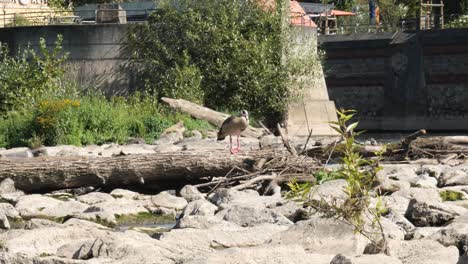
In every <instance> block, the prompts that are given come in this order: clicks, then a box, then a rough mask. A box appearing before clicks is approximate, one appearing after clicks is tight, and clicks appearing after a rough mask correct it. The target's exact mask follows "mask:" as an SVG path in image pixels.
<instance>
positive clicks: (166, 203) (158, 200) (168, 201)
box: [151, 192, 187, 210]
mask: <svg viewBox="0 0 468 264" xmlns="http://www.w3.org/2000/svg"><path fill="white" fill-rule="evenodd" d="M151 202H152V203H153V204H154V205H156V206H161V207H166V208H174V209H176V210H182V209H184V208H185V206H187V201H186V200H185V199H184V198H182V197H177V196H174V195H172V194H169V193H168V192H161V193H159V194H157V195H154V196H151Z"/></svg>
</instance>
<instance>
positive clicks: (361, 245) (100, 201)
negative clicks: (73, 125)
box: [0, 135, 468, 264]
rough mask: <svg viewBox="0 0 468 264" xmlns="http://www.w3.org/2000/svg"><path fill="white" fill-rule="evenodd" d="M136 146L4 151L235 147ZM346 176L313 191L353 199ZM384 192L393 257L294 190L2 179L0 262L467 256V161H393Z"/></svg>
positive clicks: (214, 145) (247, 143)
mask: <svg viewBox="0 0 468 264" xmlns="http://www.w3.org/2000/svg"><path fill="white" fill-rule="evenodd" d="M174 136H177V135H174ZM242 142H243V146H242V147H243V148H244V149H258V148H260V146H262V147H264V146H277V147H280V146H281V145H282V142H281V140H280V139H278V138H275V137H266V138H263V139H262V140H260V141H259V140H257V139H244V138H243V139H242ZM136 143H138V144H133V145H127V146H118V145H115V144H110V145H103V146H88V147H83V148H78V147H72V146H59V147H47V148H40V149H36V150H30V149H27V148H22V149H11V150H2V151H0V156H1V157H3V158H20V157H33V156H74V155H81V156H89V157H99V156H112V155H134V154H149V153H170V152H172V151H184V150H191V149H197V150H206V151H210V150H213V149H226V142H216V141H215V140H214V139H212V138H211V139H210V138H208V139H201V138H200V135H198V136H197V135H196V136H194V137H193V138H188V139H177V140H173V139H171V138H168V137H165V138H163V139H161V140H160V141H159V142H156V143H155V144H154V145H146V144H141V142H136ZM299 147H300V146H299ZM226 151H227V150H226ZM334 166H335V165H331V166H329V167H330V168H333V167H334ZM345 185H346V182H345V181H344V180H332V181H327V182H325V183H323V184H322V185H319V186H316V187H315V188H316V190H314V192H313V194H314V195H313V197H312V199H316V200H320V199H337V200H339V199H343V197H344V193H343V188H344V186H345ZM376 189H378V190H380V191H381V192H382V193H384V194H385V195H384V196H383V197H382V198H381V199H382V201H383V203H384V205H385V207H386V208H387V209H388V210H387V212H386V213H385V215H384V217H383V219H382V223H383V230H384V234H385V236H386V238H387V239H388V252H387V254H386V255H384V254H371V253H374V252H373V251H372V246H371V243H370V241H369V240H368V239H367V238H365V237H363V236H362V235H360V234H359V233H355V232H353V227H352V226H349V225H347V224H345V223H343V222H340V221H336V220H333V219H327V218H324V217H322V216H321V215H319V214H317V213H314V212H313V211H311V210H310V209H309V208H307V207H305V208H304V207H303V206H302V205H301V204H298V203H296V202H293V201H290V200H287V199H285V198H284V189H283V192H274V193H275V194H273V195H269V196H262V195H260V194H259V192H258V191H257V189H255V188H253V189H249V190H244V191H236V190H230V189H222V188H219V189H217V190H216V191H214V192H213V193H211V194H209V195H206V194H203V193H200V192H199V191H198V190H197V189H196V188H195V187H193V186H190V185H187V186H184V187H183V188H181V189H174V190H165V191H163V192H159V191H157V192H156V191H155V192H146V193H142V192H137V191H132V190H126V189H113V190H99V189H94V188H91V187H88V188H79V189H73V190H61V191H54V192H50V193H42V194H38V193H36V194H30V193H28V194H27V193H24V192H23V191H21V190H17V189H16V188H15V185H14V181H13V180H11V179H8V178H7V179H4V180H3V181H2V182H1V183H0V199H1V203H0V227H1V228H2V231H1V233H0V263H13V264H14V263H35V264H46V263H47V264H49V263H54V264H57V263H60V264H62V263H63V264H65V263H171V264H175V263H191V264H201V263H314V264H321V263H323V264H329V263H331V264H341V263H354V264H360V263H362V264H364V263H369V264H370V263H386V264H387V263H388V264H392V263H395V264H396V263H408V264H410V263H411V264H419V263H421V264H423V263H424V264H426V263H432V264H438V263H440V264H449V263H454V264H455V263H457V264H464V263H468V164H464V163H462V162H457V163H456V164H451V165H450V164H449V165H440V164H439V165H418V164H386V165H384V166H383V170H382V171H380V172H379V175H378V186H376ZM373 203H377V199H376V198H373Z"/></svg>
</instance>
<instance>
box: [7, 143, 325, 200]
mask: <svg viewBox="0 0 468 264" xmlns="http://www.w3.org/2000/svg"><path fill="white" fill-rule="evenodd" d="M260 162H261V163H263V164H264V165H262V168H261V170H262V172H265V173H268V172H286V171H287V172H288V173H309V172H313V171H314V170H315V169H316V168H317V164H316V162H315V160H314V159H311V158H308V157H305V156H301V157H295V156H292V155H290V154H289V153H288V152H286V151H274V150H260V151H250V152H242V153H238V154H237V155H231V154H229V153H228V152H227V151H213V152H190V151H187V152H178V153H170V154H151V155H128V156H115V157H97V158H89V157H37V158H22V159H6V158H0V179H5V178H11V179H12V180H13V181H14V182H15V185H16V187H17V188H18V189H21V190H24V191H27V192H34V191H50V190H59V189H66V188H78V187H83V186H94V187H116V186H126V185H135V184H147V183H151V184H157V183H158V182H167V181H174V182H180V183H181V184H183V183H184V182H192V183H193V182H197V181H198V182H199V181H200V179H203V178H205V179H206V178H209V177H222V176H224V175H226V173H228V172H230V171H231V170H232V173H231V174H232V175H233V176H235V175H239V174H241V173H242V174H248V173H250V172H252V171H255V170H258V168H257V165H258V163H260Z"/></svg>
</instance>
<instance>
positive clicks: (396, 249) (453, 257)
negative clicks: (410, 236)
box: [388, 239, 458, 264]
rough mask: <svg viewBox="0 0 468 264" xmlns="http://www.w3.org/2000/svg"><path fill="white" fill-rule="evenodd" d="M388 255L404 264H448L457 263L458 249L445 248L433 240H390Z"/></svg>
mask: <svg viewBox="0 0 468 264" xmlns="http://www.w3.org/2000/svg"><path fill="white" fill-rule="evenodd" d="M388 255H389V256H391V257H396V258H398V259H400V260H401V262H402V263H403V264H427V263H431V264H448V263H457V261H458V249H457V248H456V247H453V246H451V247H445V246H443V245H442V244H440V243H439V242H436V241H432V240H425V239H422V240H411V241H401V240H391V239H390V240H388Z"/></svg>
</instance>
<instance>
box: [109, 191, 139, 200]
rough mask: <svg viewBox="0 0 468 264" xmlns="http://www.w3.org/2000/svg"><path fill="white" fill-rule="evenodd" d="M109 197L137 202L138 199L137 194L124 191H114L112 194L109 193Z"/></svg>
mask: <svg viewBox="0 0 468 264" xmlns="http://www.w3.org/2000/svg"><path fill="white" fill-rule="evenodd" d="M110 195H111V196H112V197H114V198H117V199H118V198H125V199H134V200H137V199H138V197H139V196H140V194H139V193H137V192H133V191H129V190H125V189H114V190H113V191H112V192H110Z"/></svg>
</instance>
